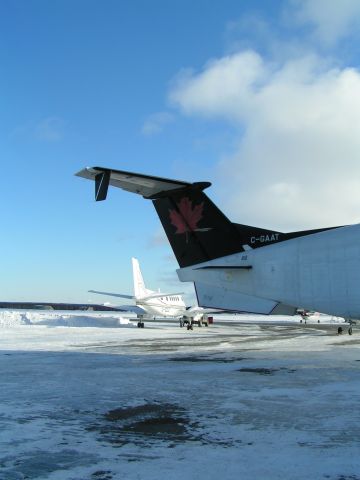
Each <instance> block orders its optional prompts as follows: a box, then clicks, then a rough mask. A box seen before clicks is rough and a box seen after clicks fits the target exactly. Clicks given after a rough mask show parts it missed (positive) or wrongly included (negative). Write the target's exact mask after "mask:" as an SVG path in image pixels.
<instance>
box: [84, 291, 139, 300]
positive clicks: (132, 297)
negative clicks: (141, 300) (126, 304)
mask: <svg viewBox="0 0 360 480" xmlns="http://www.w3.org/2000/svg"><path fill="white" fill-rule="evenodd" d="M88 292H90V293H97V294H99V295H108V296H109V297H119V298H127V299H128V300H134V299H135V297H134V296H132V295H123V294H122V293H111V292H99V291H98V290H88Z"/></svg>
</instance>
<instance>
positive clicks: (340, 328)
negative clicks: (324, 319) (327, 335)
mask: <svg viewBox="0 0 360 480" xmlns="http://www.w3.org/2000/svg"><path fill="white" fill-rule="evenodd" d="M337 332H338V335H341V334H342V332H343V329H342V327H339V328H338V330H337Z"/></svg>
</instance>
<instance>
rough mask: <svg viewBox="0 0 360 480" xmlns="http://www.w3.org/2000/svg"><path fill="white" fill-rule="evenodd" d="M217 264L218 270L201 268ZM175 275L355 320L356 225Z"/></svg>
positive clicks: (359, 243) (359, 284) (359, 253)
mask: <svg viewBox="0 0 360 480" xmlns="http://www.w3.org/2000/svg"><path fill="white" fill-rule="evenodd" d="M216 266H219V267H221V268H219V269H216V268H204V267H216ZM222 267H225V268H222ZM234 267H240V268H238V269H237V268H234ZM244 267H248V268H244ZM178 274H179V278H180V279H181V280H182V281H194V282H199V283H201V284H204V285H208V286H211V285H217V286H221V287H223V288H224V289H226V290H228V291H229V290H230V291H232V292H234V293H235V292H238V293H239V292H240V293H241V294H245V295H249V296H252V297H258V298H265V299H269V300H273V301H275V302H281V303H284V304H287V305H298V306H301V307H303V308H305V309H308V310H316V311H320V312H324V313H329V314H332V315H338V316H342V317H346V318H354V319H355V318H360V225H352V226H348V227H341V228H338V229H334V230H328V231H325V232H321V233H316V234H313V235H308V236H304V237H298V238H294V239H291V240H287V241H285V242H281V243H275V244H272V245H268V246H264V247H262V248H257V249H254V250H248V251H246V252H240V253H237V254H234V255H229V256H226V257H222V258H218V259H215V260H212V261H210V262H205V263H201V264H197V265H193V266H191V267H186V268H182V269H179V270H178ZM209 301H210V299H209ZM214 301H216V300H215V299H213V301H212V306H213V307H215V305H214V304H213V303H214ZM205 302H206V301H205ZM201 303H204V301H202V302H201ZM204 306H208V305H204Z"/></svg>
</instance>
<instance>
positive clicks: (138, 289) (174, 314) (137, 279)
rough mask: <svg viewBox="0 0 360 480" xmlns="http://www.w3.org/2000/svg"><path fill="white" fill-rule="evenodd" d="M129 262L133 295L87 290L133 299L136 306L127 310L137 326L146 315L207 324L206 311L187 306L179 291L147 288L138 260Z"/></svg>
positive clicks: (122, 307)
mask: <svg viewBox="0 0 360 480" xmlns="http://www.w3.org/2000/svg"><path fill="white" fill-rule="evenodd" d="M131 262H132V270H133V281H134V295H125V294H123V293H112V292H102V291H99V290H89V292H91V293H96V294H99V295H109V296H111V297H119V298H126V299H128V300H134V302H135V305H136V307H138V308H135V309H133V308H132V307H131V306H130V305H129V307H128V311H133V312H134V313H136V314H137V316H138V319H139V321H138V327H139V328H143V327H144V319H145V318H146V317H165V318H169V317H171V318H178V319H180V326H184V324H187V325H191V323H193V322H197V323H198V324H199V325H201V324H204V325H206V326H207V325H208V320H207V315H206V311H205V310H204V309H203V308H201V307H198V306H193V307H189V308H187V307H186V305H185V302H184V299H183V297H182V294H181V293H161V292H160V291H158V292H156V291H154V290H149V289H147V288H146V287H145V282H144V279H143V276H142V273H141V270H140V265H139V261H138V260H137V259H136V258H132V259H131ZM124 308H125V306H124V305H122V306H121V309H124Z"/></svg>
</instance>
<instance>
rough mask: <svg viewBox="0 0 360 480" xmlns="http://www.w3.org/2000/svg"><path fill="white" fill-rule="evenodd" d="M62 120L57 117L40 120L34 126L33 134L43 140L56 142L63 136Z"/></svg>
mask: <svg viewBox="0 0 360 480" xmlns="http://www.w3.org/2000/svg"><path fill="white" fill-rule="evenodd" d="M63 129H64V121H63V120H62V119H61V118H59V117H48V118H45V119H44V120H41V122H39V123H38V124H37V125H36V126H35V128H34V136H35V138H37V139H38V140H42V141H45V142H57V141H59V140H61V139H62V138H63Z"/></svg>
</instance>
